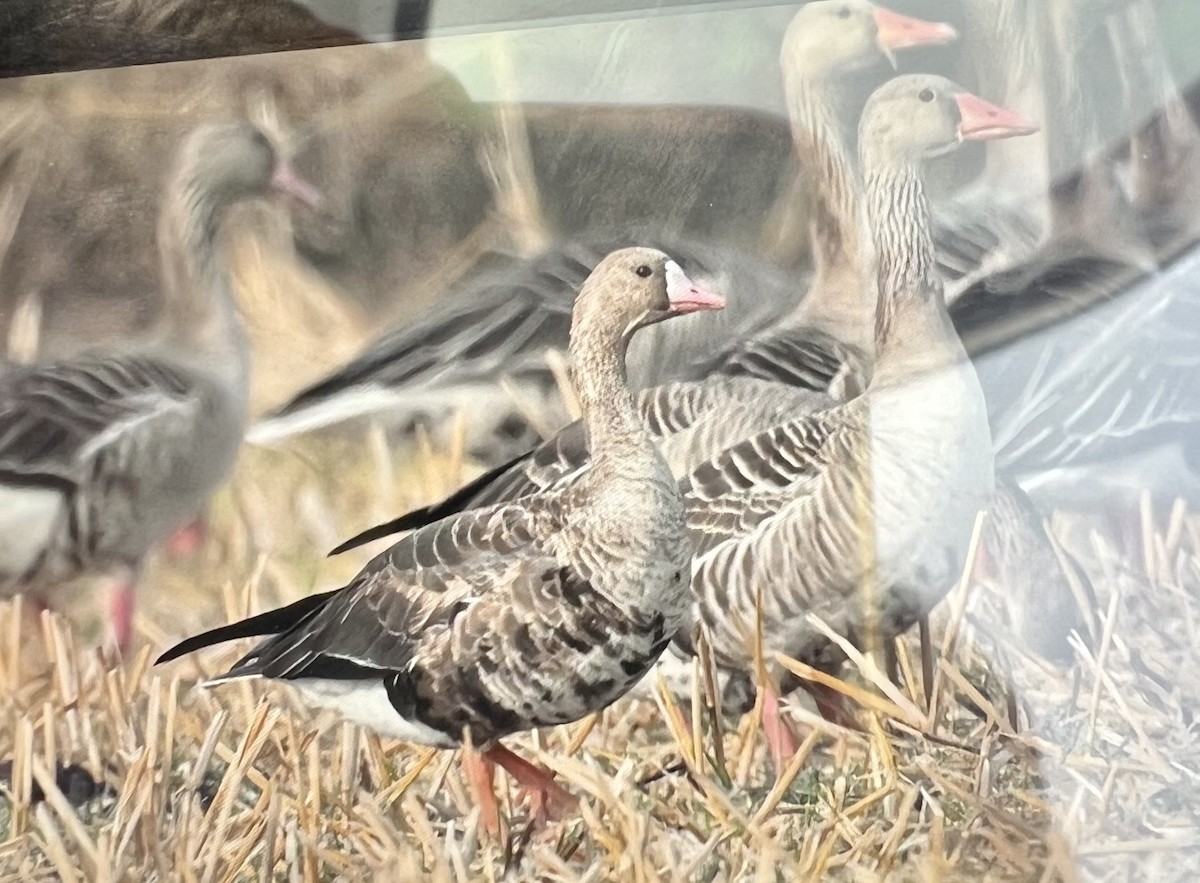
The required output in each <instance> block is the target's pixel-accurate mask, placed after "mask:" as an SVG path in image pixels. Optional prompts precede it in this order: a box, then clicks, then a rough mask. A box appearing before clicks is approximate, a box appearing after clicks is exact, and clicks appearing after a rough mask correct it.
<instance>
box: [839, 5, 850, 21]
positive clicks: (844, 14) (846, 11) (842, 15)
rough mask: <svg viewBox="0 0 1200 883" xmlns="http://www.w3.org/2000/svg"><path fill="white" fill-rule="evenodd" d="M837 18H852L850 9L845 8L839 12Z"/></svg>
mask: <svg viewBox="0 0 1200 883" xmlns="http://www.w3.org/2000/svg"><path fill="white" fill-rule="evenodd" d="M837 16H838V18H849V17H850V7H849V6H843V7H842V8H841V9H839V10H838V14H837Z"/></svg>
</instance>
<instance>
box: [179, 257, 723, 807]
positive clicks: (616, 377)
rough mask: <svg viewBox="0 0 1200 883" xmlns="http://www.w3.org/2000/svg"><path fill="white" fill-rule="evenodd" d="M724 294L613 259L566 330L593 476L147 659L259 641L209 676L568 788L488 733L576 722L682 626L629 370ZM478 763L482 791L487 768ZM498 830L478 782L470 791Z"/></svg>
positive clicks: (546, 786) (656, 463) (558, 792)
mask: <svg viewBox="0 0 1200 883" xmlns="http://www.w3.org/2000/svg"><path fill="white" fill-rule="evenodd" d="M723 304H724V301H723V299H722V298H721V297H719V296H717V295H713V294H711V293H709V292H707V291H705V290H703V289H700V288H698V287H697V286H695V285H694V284H693V283H692V282H691V281H690V280H688V278H687V277H686V276H685V275H684V274H683V271H682V270H681V269H680V268H679V266H678V264H676V263H675V262H674V261H672V260H670V259H669V258H668V257H667V256H666V255H665V254H663V253H661V252H658V251H654V250H650V249H643V248H634V249H624V250H621V251H617V252H614V253H613V254H611V255H609V256H608V257H606V258H605V259H604V260H603V261H601V262H600V264H598V265H597V267H596V269H595V270H594V271H593V272H592V273H591V275H589V277H588V279H587V281H586V282H585V283H584V285H583V287H582V289H581V291H580V294H579V297H578V299H577V301H576V305H575V309H574V311H573V317H572V325H571V356H572V366H573V368H572V370H573V372H574V375H575V381H576V383H577V386H578V390H579V396H580V401H581V404H582V408H583V413H584V418H583V419H584V424H585V426H586V433H587V443H588V446H589V448H590V450H591V454H592V464H593V466H592V469H591V470H590V471H588V472H587V473H586V474H583V475H580V476H578V477H577V478H575V479H574V480H569V481H566V482H564V483H562V484H561V485H560V486H558V487H556V488H554V489H553V490H551V491H548V492H546V493H542V494H537V495H533V496H529V497H525V498H523V499H521V500H516V501H513V502H511V503H506V504H502V505H500V506H494V507H488V508H483V509H476V510H473V511H470V512H466V513H463V514H461V515H456V516H453V517H451V518H447V519H444V520H442V521H439V522H437V523H435V524H433V525H430V526H429V527H427V528H425V529H423V530H420V531H417V532H415V533H412V534H410V535H409V536H408V537H406V538H405V539H403V540H401V541H400V542H399V543H397V544H396V545H394V546H393V547H392V548H391V549H389V550H388V551H387V552H385V553H383V554H382V555H380V556H378V557H377V558H375V559H374V560H373V561H372V562H370V563H369V564H368V565H367V566H366V567H365V568H364V569H363V571H362V572H361V573H360V574H359V575H358V576H357V577H356V578H355V579H354V580H353V581H351V583H350V584H349V585H348V586H346V587H345V588H343V589H341V590H338V591H334V592H326V593H324V594H321V595H316V596H314V597H310V598H305V599H303V600H301V601H298V602H296V603H295V604H292V605H291V606H289V607H284V608H281V609H279V610H274V611H271V612H269V613H265V614H262V615H260V616H256V617H252V618H251V619H248V620H244V621H242V622H239V623H234V624H233V625H229V626H226V627H223V628H218V629H215V630H213V631H211V632H207V633H205V634H203V635H199V636H198V637H195V638H191V639H189V640H186V641H184V642H182V643H181V644H178V645H177V646H175V647H174V648H173V649H171V650H169V651H167V652H166V653H165V654H163V656H162V657H161V658H160V660H159V661H160V662H165V661H167V660H170V659H174V658H176V657H178V656H180V655H182V654H184V653H189V652H191V651H193V650H197V649H200V648H202V647H207V646H210V645H212V644H217V643H221V642H223V641H227V640H231V639H233V638H241V637H250V636H261V635H269V636H270V637H267V638H266V639H265V640H264V641H263V642H262V643H260V644H258V645H257V646H256V647H255V648H254V649H253V650H251V651H250V652H249V653H248V654H246V656H244V657H243V658H242V659H241V660H240V661H239V662H237V663H236V664H235V665H234V666H233V668H231V669H230V670H229V671H228V672H226V673H225V674H223V675H221V676H219V677H217V678H213V679H212V680H210V681H207V682H206V683H208V684H217V683H223V682H225V681H230V680H239V679H245V678H268V679H273V680H282V681H285V682H288V683H291V684H292V685H294V686H296V687H298V688H299V690H300V693H301V695H302V696H303V697H304V698H305V699H306V700H308V701H309V702H311V703H312V704H314V705H317V706H324V707H330V708H333V709H335V710H337V711H339V712H340V713H341V714H342V715H344V716H345V717H346V718H348V719H349V720H352V721H354V722H356V723H359V724H361V725H363V726H366V727H369V728H372V729H374V730H376V731H377V732H379V733H381V734H382V735H385V736H390V737H393V738H397V739H403V740H406V741H412V742H419V743H422V744H426V745H431V746H435V747H439V748H450V747H455V746H457V745H459V744H460V743H462V741H463V740H464V739H466V740H467V741H468V742H469V743H470V744H473V745H476V746H480V747H482V748H484V749H485V751H484V758H485V759H486V760H487V761H489V762H490V761H495V762H496V763H499V764H500V765H501V766H502V767H503V768H504V769H506V770H507V771H508V772H509V773H510V774H511V775H513V776H514V777H515V778H516V779H517V781H518V782H519V783H521V784H522V785H524V786H526V787H528V788H529V789H531V790H532V791H533V793H534V796H535V800H536V803H537V805H538V806H539V807H543V808H544V806H545V803H546V802H547V801H549V802H550V803H554V802H556V801H557V802H561V800H562V799H563V798H564V797H565V792H563V791H562V789H561V787H560V786H558V785H556V784H555V783H554V782H553V781H552V779H551V777H550V776H549V775H548V774H547V773H545V772H544V771H542V770H539V769H538V768H536V767H534V766H533V765H531V764H529V763H527V762H525V761H523V760H521V759H520V758H519V757H517V756H516V755H515V754H513V753H512V752H511V751H509V750H508V749H506V748H505V747H504V746H503V745H502V744H501V743H500V742H499V741H497V740H499V739H500V738H501V737H503V736H507V735H510V734H512V733H516V732H520V731H522V730H528V729H531V728H533V727H540V726H551V725H555V724H562V723H569V722H571V721H575V720H578V719H579V718H581V717H583V716H585V715H587V714H589V713H592V712H595V711H599V710H600V709H602V708H604V707H606V706H607V705H609V704H610V703H612V702H614V701H615V700H616V699H618V698H620V697H621V696H622V695H623V694H624V693H625V692H626V691H627V690H628V689H629V687H630V686H632V685H633V684H635V683H637V682H638V680H639V679H641V677H642V676H643V675H644V674H645V673H646V672H647V671H648V670H649V668H650V667H651V666H652V665H653V664H654V662H655V660H657V659H658V657H659V655H660V654H661V653H662V651H663V649H664V648H665V647H666V646H667V644H668V643H669V642H670V640H671V636H672V635H673V634H674V633H675V631H677V630H678V629H679V628H680V627H681V626H682V625H683V623H684V622H685V621H686V619H687V612H688V608H689V606H690V601H691V596H690V593H689V592H688V588H687V586H688V582H687V578H686V574H687V573H688V572H689V569H690V562H691V555H692V552H691V543H690V541H689V538H688V534H687V530H686V527H685V525H684V511H683V500H682V496H681V494H680V492H679V489H678V487H677V485H676V483H675V481H674V479H673V478H672V476H671V473H670V471H669V469H668V467H667V464H666V462H665V461H664V459H663V457H662V454H661V453H660V452H659V451H658V449H657V448H656V447H655V446H654V444H653V443H652V441H651V440H650V438H649V436H648V434H647V433H646V431H645V428H644V427H643V426H642V423H641V420H640V419H639V416H638V413H637V411H636V410H635V408H634V404H633V399H632V396H631V394H630V392H629V388H628V382H627V380H626V375H625V364H624V356H625V350H626V347H627V345H628V343H629V339H630V335H631V334H632V333H633V332H634V331H635V330H636V329H638V328H639V327H642V326H645V325H649V324H651V323H654V322H657V321H660V320H663V319H666V318H668V317H672V316H677V315H680V314H683V313H690V312H696V311H700V310H709V309H719V308H721V307H722V306H723ZM478 773H479V771H478V770H475V773H474V774H473V778H474V779H475V780H476V782H477V784H479V782H480V781H481V780H483V779H486V772H485V773H484V774H482V775H479V774H478ZM480 791H481V793H480V799H481V800H482V801H484V804H483V805H484V806H485V808H486V812H485V818H486V819H487V820H488V827H489V828H491V829H493V830H495V829H496V828H497V827H498V816H497V810H496V806H495V799H494V797H493V796H492V795H491V793H490V788H486V787H485V788H481V789H480Z"/></svg>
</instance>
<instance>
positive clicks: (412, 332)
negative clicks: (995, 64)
mask: <svg viewBox="0 0 1200 883" xmlns="http://www.w3.org/2000/svg"><path fill="white" fill-rule="evenodd" d="M954 36H955V33H954V30H953V29H952V28H950V27H949V26H947V25H944V24H939V23H931V22H924V21H920V20H918V19H912V18H908V17H906V16H902V15H898V14H897V13H894V12H891V11H889V10H887V9H884V8H882V7H879V6H876V5H874V4H871V3H868V2H865V0H846V2H834V0H818V2H814V3H809V4H807V5H806V6H804V7H803V8H802V9H801V10H800V11H799V12H798V13H797V14H796V17H795V19H794V20H793V22H792V24H791V25H790V26H789V28H788V31H787V34H786V36H785V40H784V46H783V50H782V56H781V57H782V62H783V66H784V69H785V82H786V86H787V89H786V91H787V93H788V97H787V104H788V115H789V120H790V124H791V130H792V135H793V139H794V141H795V143H796V146H797V164H798V166H799V168H800V171H801V175H802V178H803V180H804V181H805V182H806V184H807V185H808V186H811V187H812V188H813V189H814V191H815V193H814V197H815V199H814V203H815V217H814V222H813V224H814V230H813V234H814V236H815V240H814V241H815V247H816V249H817V260H816V262H815V269H816V282H815V284H813V285H812V286H811V288H810V282H811V281H812V280H811V278H810V277H808V276H806V275H803V274H801V275H798V274H796V273H795V272H794V271H785V270H783V269H780V268H776V267H773V266H772V265H771V264H770V263H769V262H768V261H766V260H764V259H763V258H762V257H761V256H754V255H750V254H746V253H740V252H738V251H735V250H730V249H728V248H723V247H712V246H709V245H701V244H700V243H698V242H694V241H693V242H689V243H686V244H685V243H678V242H669V241H667V242H656V243H655V244H657V245H661V246H662V247H663V248H665V249H666V250H667V251H670V252H671V253H672V254H677V255H684V256H685V260H684V261H683V265H684V266H685V267H686V268H687V269H688V272H689V273H691V274H692V275H693V276H695V277H696V278H699V279H704V278H712V277H717V278H719V280H720V281H719V282H714V284H719V285H721V287H722V288H723V289H724V290H727V291H728V292H729V296H730V307H729V309H728V310H726V311H724V313H723V314H721V315H720V316H712V317H704V320H702V321H689V322H688V323H687V325H667V326H662V327H661V328H658V329H655V330H654V331H652V332H651V333H649V334H647V335H642V336H640V337H639V339H638V340H637V341H636V342H635V344H634V346H633V348H632V350H631V354H630V377H631V380H632V381H633V383H634V385H635V387H644V386H647V385H649V384H653V383H661V382H664V381H668V380H673V379H674V380H679V379H692V378H696V377H702V376H707V375H709V374H711V373H712V372H713V371H714V370H721V371H724V372H725V373H742V372H746V373H751V374H758V373H760V370H761V367H762V366H763V365H764V364H766V365H768V366H769V367H768V370H769V371H774V372H776V373H782V374H788V373H794V374H797V375H798V376H799V379H802V380H803V381H804V383H803V385H806V386H813V387H817V388H822V389H823V388H824V387H826V386H827V385H828V384H829V382H830V379H831V378H830V377H829V376H826V375H825V373H824V372H825V370H826V369H827V368H828V364H827V363H828V359H823V358H822V354H823V353H824V352H826V351H828V350H829V349H837V351H838V353H839V358H838V360H837V362H836V364H840V363H843V362H846V361H852V360H853V359H852V358H851V356H852V355H853V350H850V349H844V348H838V347H837V346H836V341H838V340H845V341H846V342H847V344H848V345H849V346H852V345H854V344H856V343H869V339H870V334H869V331H868V333H867V335H866V337H865V339H864V338H863V335H862V331H861V329H862V328H867V329H869V328H870V321H869V319H868V320H866V321H865V322H864V321H861V320H862V316H863V310H864V309H865V312H866V315H868V316H869V312H870V310H871V309H872V305H871V304H870V303H869V299H868V302H867V304H866V306H865V308H864V307H863V305H862V304H861V303H856V302H855V297H856V296H857V295H858V293H859V292H860V290H861V285H859V284H856V274H857V268H856V267H855V266H853V264H852V262H851V260H850V258H849V257H848V256H849V255H853V254H854V249H853V247H852V246H850V245H849V244H848V243H847V244H843V242H842V240H843V239H849V237H850V236H852V235H853V234H852V230H853V225H852V224H849V225H848V224H846V223H845V218H844V215H845V212H846V202H847V200H848V199H849V188H848V187H847V186H846V180H845V179H846V174H847V173H846V172H845V171H844V167H845V166H846V160H845V157H844V153H845V148H844V146H843V145H844V144H845V141H846V136H845V134H844V133H843V131H842V129H843V127H844V126H845V122H844V121H845V120H846V118H847V117H851V116H852V114H850V113H848V112H847V109H846V108H845V107H844V106H843V105H844V104H845V103H846V98H847V95H846V94H845V93H846V92H847V89H846V84H845V82H844V81H845V80H846V79H847V78H848V77H851V76H852V75H853V74H854V73H856V72H859V71H863V70H867V71H870V70H872V69H874V70H879V69H881V68H882V67H883V66H884V65H885V62H886V61H887V60H888V59H890V58H892V57H893V56H894V53H896V52H898V51H900V50H903V49H906V48H909V47H914V46H921V45H936V44H941V43H945V42H948V41H950V40H952V39H953V38H954ZM850 91H852V90H850ZM643 238H644V237H643ZM651 238H653V237H651ZM611 245H612V243H600V244H598V245H586V244H584V245H581V244H579V243H572V244H567V245H565V246H559V247H555V248H552V249H551V250H550V251H549V252H548V253H546V254H544V255H542V256H540V257H538V258H536V259H534V260H533V261H532V262H524V261H520V262H517V263H516V265H515V266H514V265H513V264H512V263H508V264H507V265H506V266H504V267H503V268H502V269H501V270H499V271H486V272H485V273H484V274H483V275H482V276H481V277H479V278H478V279H477V280H476V281H475V282H473V283H469V284H467V285H465V286H462V287H461V288H459V290H458V291H457V292H455V293H454V294H452V295H451V296H450V297H451V302H450V304H449V305H448V306H447V307H445V308H444V309H442V310H439V311H438V312H437V313H436V314H434V315H433V316H431V317H430V318H429V319H428V320H426V321H423V322H419V323H417V324H416V325H414V326H412V327H410V328H406V329H403V330H401V331H398V332H394V333H392V334H390V335H388V336H386V337H384V338H382V339H380V340H379V341H378V342H377V343H376V344H374V345H372V346H371V347H369V348H368V349H367V350H366V351H365V352H364V353H363V354H362V355H361V356H359V357H358V358H357V359H356V360H354V362H352V363H351V364H350V365H348V366H347V367H346V368H344V369H342V370H341V371H339V372H337V373H336V374H334V375H332V376H330V377H328V378H326V379H323V380H322V381H320V382H319V383H317V384H315V385H314V386H312V387H310V388H309V389H307V390H305V391H303V392H301V393H300V394H298V395H297V396H295V397H294V398H293V399H292V400H291V401H290V402H288V403H287V404H285V405H284V406H282V407H281V408H280V409H278V410H277V411H276V412H274V413H273V414H271V415H269V416H268V417H267V418H266V419H265V420H263V421H261V422H260V423H258V424H257V425H256V426H255V427H254V428H253V429H252V430H251V433H250V436H249V437H250V439H251V441H264V442H265V441H271V440H275V439H278V438H280V437H283V436H285V435H288V434H290V433H291V432H294V431H299V430H306V429H311V428H315V427H317V426H320V425H326V424H328V423H330V422H333V421H337V420H341V419H345V418H346V417H350V416H360V415H363V414H367V413H373V412H378V411H380V410H391V411H392V412H393V413H398V414H400V415H401V416H400V418H399V419H400V422H401V423H402V424H403V423H405V422H406V421H408V420H409V419H410V415H411V414H412V413H413V412H417V413H420V412H422V411H426V412H427V411H428V410H430V409H431V405H432V409H434V410H436V411H440V412H446V413H449V412H452V411H454V410H457V409H459V408H460V407H462V406H463V405H464V404H467V405H468V407H467V408H466V409H465V410H466V411H467V413H469V414H471V415H472V416H471V422H472V423H474V422H475V421H476V419H480V420H482V421H483V423H484V425H481V426H479V427H478V430H479V431H478V433H477V437H479V438H488V437H489V430H490V427H489V426H488V425H486V424H487V423H488V422H490V418H489V417H488V416H487V415H488V414H495V413H496V408H495V406H494V404H493V405H491V406H490V407H489V408H486V409H485V408H479V407H470V406H469V403H470V402H471V401H477V398H478V396H479V394H480V392H481V391H486V392H488V393H489V394H490V395H491V398H492V401H493V402H494V399H495V395H494V389H495V384H496V382H497V380H498V379H499V377H501V376H503V375H505V374H507V373H509V372H511V373H512V375H513V378H514V379H516V380H520V381H523V383H522V389H529V390H530V393H529V396H528V397H529V399H530V401H531V402H535V403H544V402H547V401H550V400H552V399H553V391H554V390H555V384H554V380H553V377H552V376H551V374H550V372H549V370H548V369H547V368H546V366H545V362H544V355H545V352H546V350H548V349H550V348H555V347H558V348H561V347H562V346H563V344H564V342H565V340H566V334H567V324H568V323H567V315H568V313H569V304H570V299H571V297H572V294H573V291H574V285H575V284H577V281H578V279H579V278H581V277H582V276H583V275H586V273H587V272H588V271H589V270H590V268H591V267H592V266H594V265H595V262H596V261H597V260H599V258H600V256H601V255H603V254H604V253H605V251H607V249H608V248H609V247H611ZM806 291H808V292H809V294H808V295H807V296H806V297H803V298H802V297H801V296H802V295H804V293H805V292H806ZM797 304H800V307H799V309H797V306H796V305H797ZM800 328H803V329H805V330H804V332H803V334H808V333H811V332H816V334H817V336H818V343H819V349H818V352H817V353H816V354H815V355H814V353H813V352H812V347H811V346H807V345H805V343H804V341H803V340H801V339H800V338H798V337H797V330H798V329H800ZM759 332H762V333H761V335H760V334H758V333H759ZM776 332H778V334H777V333H776ZM830 335H832V336H830ZM731 341H739V342H740V343H739V344H738V345H736V346H731V345H730V342H731ZM715 353H722V355H719V356H716V357H715V358H714V354H715ZM509 416H510V415H508V414H505V415H504V417H505V418H508V417H509ZM562 416H563V415H562V413H561V411H559V412H557V413H555V412H553V411H551V419H550V420H548V421H547V422H548V423H549V424H550V425H561V422H563V421H562V419H561V418H562ZM556 419H557V423H556ZM510 425H512V424H510ZM514 429H515V426H514ZM509 434H510V435H512V434H513V433H512V432H510V433H509ZM522 438H523V439H524V440H527V439H528V436H527V435H524V436H522ZM518 447H520V446H519V445H512V444H509V445H507V446H501V447H500V448H499V449H497V450H494V451H493V452H492V456H491V457H489V458H488V459H491V460H492V461H493V462H494V461H495V460H497V459H502V458H503V456H504V455H505V454H511V453H512V452H514V448H518Z"/></svg>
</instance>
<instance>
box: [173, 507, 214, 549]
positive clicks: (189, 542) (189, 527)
mask: <svg viewBox="0 0 1200 883" xmlns="http://www.w3.org/2000/svg"><path fill="white" fill-rule="evenodd" d="M207 537H208V522H207V521H206V520H205V518H204V516H203V515H197V516H196V517H195V518H194V519H192V520H191V521H189V522H188V523H187V524H185V525H184V526H183V527H181V528H179V530H177V531H175V533H173V534H171V536H170V537H168V538H167V542H166V550H167V556H168V557H169V558H190V557H191V556H193V555H195V554H196V552H198V551H199V550H200V547H201V546H202V545H204V541H205V539H206V538H207Z"/></svg>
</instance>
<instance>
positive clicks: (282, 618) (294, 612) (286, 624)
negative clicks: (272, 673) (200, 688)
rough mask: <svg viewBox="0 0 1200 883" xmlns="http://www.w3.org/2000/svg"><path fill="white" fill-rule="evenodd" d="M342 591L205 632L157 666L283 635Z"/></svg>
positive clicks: (158, 661)
mask: <svg viewBox="0 0 1200 883" xmlns="http://www.w3.org/2000/svg"><path fill="white" fill-rule="evenodd" d="M340 591H341V589H334V590H333V591H330V592H321V593H320V594H317V595H310V596H309V597H307V598H301V599H300V600H299V601H295V602H293V603H291V604H288V605H287V606H286V607H280V608H279V609H277V610H268V611H267V612H266V613H260V614H258V616H251V617H249V618H248V619H243V620H241V621H239V622H234V623H230V624H229V625H223V626H220V627H219V628H215V629H209V630H208V631H207V632H202V633H201V634H198V635H194V636H192V637H190V638H188V639H187V640H185V641H180V642H179V643H178V644H176V645H175V646H174V647H172V648H171V649H170V650H167V651H166V652H165V653H163V655H162V656H160V657H158V659H156V660H155V661H154V664H155V665H160V664H161V663H164V662H170V661H171V660H172V659H178V658H179V657H180V656H183V655H185V654H188V653H191V652H193V651H195V650H202V649H204V648H205V647H212V646H215V645H217V644H224V643H225V642H226V641H236V640H237V639H239V638H261V637H262V636H264V635H278V634H282V633H283V632H286V631H288V630H289V629H291V628H294V627H295V626H297V625H299V624H300V623H301V622H303V621H304V620H306V619H308V618H309V617H310V616H312V615H313V614H314V613H316V612H318V611H319V610H321V609H322V608H323V607H324V606H325V605H326V604H328V603H329V601H330V600H331V599H332V598H333V596H334V595H336V594H337V593H338V592H340Z"/></svg>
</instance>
